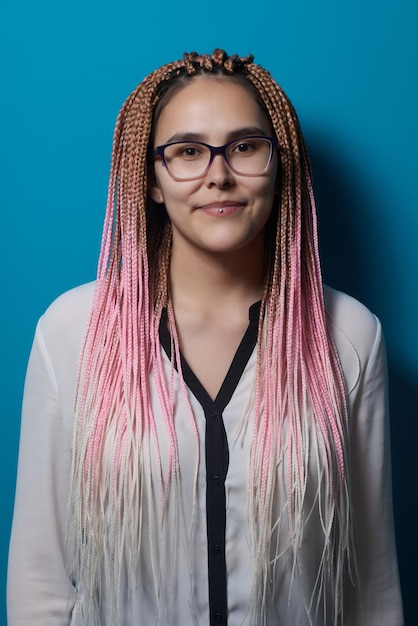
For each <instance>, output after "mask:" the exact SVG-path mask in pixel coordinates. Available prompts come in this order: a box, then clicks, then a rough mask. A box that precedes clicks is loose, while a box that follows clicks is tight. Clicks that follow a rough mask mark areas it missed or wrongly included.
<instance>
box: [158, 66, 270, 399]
mask: <svg viewBox="0 0 418 626" xmlns="http://www.w3.org/2000/svg"><path fill="white" fill-rule="evenodd" d="M249 129H251V130H249ZM190 133H193V134H195V135H197V137H194V139H195V140H200V141H203V142H205V143H208V144H210V145H213V146H219V145H223V144H225V143H226V142H227V141H230V140H231V139H235V138H239V137H240V136H241V137H244V136H245V135H251V134H266V135H268V136H270V135H271V134H272V130H271V127H270V123H269V120H268V119H267V118H266V116H265V114H264V112H263V111H262V110H261V109H260V106H259V105H258V103H257V102H256V100H255V98H254V97H253V95H252V94H251V93H250V92H249V91H247V90H246V89H245V88H244V87H242V86H241V85H238V84H236V83H234V82H228V81H227V80H219V79H216V78H204V77H197V78H195V79H194V80H193V81H192V82H191V83H190V84H189V85H187V86H186V87H184V88H183V89H181V90H180V91H178V92H176V93H175V94H174V95H173V97H172V98H171V100H169V102H168V103H167V105H166V106H165V108H164V109H163V110H162V112H161V115H160V117H159V120H158V122H157V125H156V128H155V135H154V137H155V139H154V146H158V145H162V144H165V143H168V142H170V141H178V140H182V139H183V138H187V137H188V134H189V137H190ZM154 172H155V185H154V186H153V187H152V188H151V190H150V193H151V196H152V198H153V199H154V201H155V202H158V203H164V204H165V207H166V210H167V213H168V215H169V218H170V220H171V223H172V229H173V248H172V256H171V263H170V291H171V297H172V302H173V308H174V313H175V317H176V326H177V330H178V334H179V341H180V347H181V350H182V353H183V356H184V357H185V358H186V360H187V362H188V363H189V365H190V366H191V368H192V370H193V371H194V373H195V374H196V376H197V377H198V378H199V380H200V382H201V383H202V384H203V386H204V387H205V389H206V390H207V391H208V393H209V395H210V396H211V397H212V398H215V397H216V395H217V392H218V391H219V389H220V387H221V385H222V382H223V380H224V378H225V375H226V373H227V371H228V369H229V366H230V364H231V361H232V359H233V357H234V354H235V352H236V349H237V347H238V345H239V343H240V341H241V339H242V336H243V334H244V333H245V330H246V328H247V326H248V308H249V306H250V305H251V304H253V303H254V302H255V301H257V300H258V299H259V298H260V297H261V295H262V292H263V285H264V228H265V225H266V222H267V220H268V217H269V215H270V212H271V209H272V204H273V199H274V193H275V181H276V174H277V155H274V157H273V161H272V163H271V166H270V168H269V169H268V171H267V172H265V173H264V174H263V175H261V176H256V177H248V176H240V175H237V174H235V173H234V172H232V171H231V170H230V169H229V167H228V165H227V163H226V162H225V160H224V159H223V157H222V156H220V155H218V156H216V157H215V159H214V161H213V162H212V165H211V167H210V169H209V171H208V172H207V174H206V175H205V176H204V177H203V178H201V179H198V180H194V181H175V180H173V179H172V178H171V177H170V175H169V174H168V173H167V171H166V169H165V167H164V166H163V164H162V161H161V160H160V159H157V160H156V161H155V165H154ZM219 208H222V209H223V212H222V213H220V212H219Z"/></svg>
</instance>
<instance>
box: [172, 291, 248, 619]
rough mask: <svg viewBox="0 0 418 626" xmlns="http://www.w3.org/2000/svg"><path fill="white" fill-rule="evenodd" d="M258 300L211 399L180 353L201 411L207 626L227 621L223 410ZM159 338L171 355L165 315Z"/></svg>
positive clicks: (244, 358)
mask: <svg viewBox="0 0 418 626" xmlns="http://www.w3.org/2000/svg"><path fill="white" fill-rule="evenodd" d="M259 312H260V303H259V302H257V303H256V304H254V305H253V306H251V307H250V311H249V318H250V322H249V325H248V328H247V331H246V333H245V335H244V337H243V339H242V341H241V343H240V345H239V347H238V350H237V352H236V353H235V356H234V359H233V361H232V363H231V366H230V368H229V370H228V373H227V375H226V377H225V380H224V382H223V383H222V386H221V389H220V391H219V393H218V395H217V396H216V398H215V400H212V398H211V397H210V396H209V394H208V393H207V391H206V390H205V389H204V387H203V385H202V384H201V383H200V381H199V380H198V379H197V377H196V376H195V374H194V373H193V371H192V370H191V368H190V367H189V365H188V364H187V362H186V361H185V360H184V358H183V357H182V356H181V367H182V372H183V377H184V381H185V383H186V385H187V386H188V388H189V389H190V391H191V392H192V393H193V395H194V396H195V397H196V399H197V400H198V401H199V403H200V404H201V405H202V408H203V410H204V413H205V418H206V426H205V461H206V525H207V541H208V580H209V611H210V619H209V624H210V626H216V624H224V625H226V624H227V623H228V588H227V569H226V557H225V529H226V522H227V519H226V492H225V481H226V476H227V473H228V465H229V449H228V440H227V437H226V431H225V426H224V422H223V411H224V409H225V407H226V406H227V404H228V403H229V401H230V399H231V398H232V395H233V393H234V391H235V389H236V387H237V385H238V382H239V380H240V378H241V376H242V374H243V372H244V369H245V367H246V365H247V363H248V360H249V358H250V356H251V354H252V352H253V350H254V347H255V345H256V342H257V332H258V318H259ZM160 341H161V345H162V346H163V348H164V350H165V352H166V353H167V355H168V357H169V358H171V343H170V335H169V332H168V328H167V323H166V318H165V319H162V320H161V325H160Z"/></svg>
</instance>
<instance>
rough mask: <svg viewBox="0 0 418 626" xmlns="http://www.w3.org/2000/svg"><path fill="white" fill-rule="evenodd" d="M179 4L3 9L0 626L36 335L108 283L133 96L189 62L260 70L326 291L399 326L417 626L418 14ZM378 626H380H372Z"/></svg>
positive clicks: (392, 334)
mask: <svg viewBox="0 0 418 626" xmlns="http://www.w3.org/2000/svg"><path fill="white" fill-rule="evenodd" d="M258 7H259V8H258V9H257V7H256V5H255V4H254V3H252V2H248V3H247V2H240V3H236V2H235V3H207V2H205V3H199V4H190V3H187V4H183V3H182V4H178V5H176V4H174V3H172V2H171V1H170V2H168V1H167V0H159V2H156V3H151V2H150V3H148V4H147V5H146V6H145V5H144V4H143V3H141V2H140V0H137V1H136V2H130V1H128V0H118V1H116V0H113V1H110V0H101V1H98V0H83V1H81V0H73V1H72V2H71V3H69V2H68V3H66V2H64V3H57V2H53V1H52V0H38V1H37V2H33V0H32V1H29V0H22V1H20V2H19V1H18V0H15V2H13V4H12V2H11V1H10V0H8V1H6V0H5V2H3V10H2V13H3V17H2V19H1V26H0V46H1V59H2V63H1V65H2V70H1V85H2V97H1V115H0V124H1V170H0V171H1V185H0V206H1V227H2V228H1V233H2V241H1V246H0V254H1V259H0V263H1V268H2V284H3V288H2V298H1V309H0V311H1V324H2V328H3V338H2V350H1V353H2V361H1V377H0V379H1V397H2V409H1V410H2V433H3V435H2V438H1V454H0V462H1V468H0V477H1V481H2V484H1V494H2V509H1V516H0V588H1V589H2V592H1V596H0V624H1V625H3V624H5V623H6V617H5V606H4V593H3V589H4V587H5V573H6V561H7V549H8V539H9V531H10V524H11V517H12V508H13V496H14V484H15V472H16V460H17V450H18V435H19V420H20V403H21V395H22V388H23V381H24V373H25V368H26V362H27V358H28V354H29V350H30V345H31V342H32V336H33V332H34V328H35V324H36V321H37V318H38V317H39V315H41V314H42V312H43V311H44V309H45V308H46V307H47V306H48V304H49V303H50V302H51V301H52V300H53V299H54V298H55V297H56V296H58V295H59V294H60V293H61V292H63V291H65V290H67V289H69V288H71V287H73V286H75V285H77V284H79V283H83V282H86V281H89V280H92V279H93V278H94V276H95V270H96V262H97V255H98V249H99V242H100V233H101V227H102V219H103V213H104V205H105V198H106V187H107V176H108V167H109V159H110V148H111V138H112V131H113V125H114V121H115V117H116V114H117V112H118V110H119V108H120V106H121V104H122V102H123V101H124V99H125V98H126V96H127V95H128V94H129V93H130V91H131V90H132V89H133V88H134V87H135V86H136V84H137V83H138V82H139V81H140V80H141V79H142V77H143V76H144V75H145V74H147V73H148V72H150V71H151V70H153V69H154V68H155V67H157V66H159V65H161V64H163V63H165V62H167V61H169V60H174V59H176V58H179V57H181V55H182V53H183V51H184V50H187V51H190V50H194V49H197V50H198V51H203V52H208V51H212V49H213V48H214V47H223V48H225V49H226V50H227V51H228V52H230V53H232V52H238V53H239V54H241V55H245V54H247V53H249V52H253V53H254V54H255V58H256V61H257V62H258V63H260V64H261V65H264V66H265V67H267V68H268V69H269V70H270V71H271V73H272V74H273V76H274V77H275V78H276V79H277V80H278V81H279V82H280V83H281V84H282V86H283V87H284V89H285V90H286V91H287V93H288V95H289V96H290V97H291V99H292V101H293V103H294V105H295V107H296V109H297V111H298V112H299V116H300V119H301V123H302V127H303V129H304V132H305V136H306V138H307V141H308V145H309V148H310V151H311V156H312V161H313V168H314V176H315V183H316V190H317V200H318V205H319V218H320V234H321V243H322V254H323V263H324V275H325V279H326V281H327V282H328V283H330V284H332V285H333V286H335V287H337V288H340V289H343V290H345V291H348V292H349V293H351V294H352V295H354V296H356V297H357V298H359V299H360V300H362V301H363V302H364V303H365V304H366V305H368V306H369V308H371V309H372V310H373V311H374V312H375V313H376V314H377V315H378V316H379V317H380V318H381V320H382V322H383V327H384V330H385V335H386V341H387V346H388V357H389V369H390V375H391V405H392V406H391V408H392V448H393V475H394V503H395V519H396V529H397V540H398V552H399V562H400V569H401V578H402V586H403V592H404V602H405V609H406V617H407V622H406V623H407V624H414V623H415V621H414V617H415V616H414V604H415V603H414V599H415V597H414V596H415V594H416V589H417V583H418V579H417V568H416V563H417V562H418V539H417V537H418V530H417V529H418V513H417V510H418V506H417V488H416V477H417V457H418V454H417V449H416V441H417V435H418V432H417V431H418V427H417V406H418V358H417V353H418V334H417V331H416V320H417V318H418V290H417V281H416V274H417V268H418V240H417V232H418V220H417V209H418V202H417V201H418V197H417V196H418V193H417V167H418V163H417V140H418V132H417V115H418V85H417V76H418V64H417V61H418V58H417V57H418V43H417V40H418V38H417V17H418V5H417V3H416V1H415V0H350V2H348V0H347V1H344V2H343V1H338V0H316V2H312V1H309V0H293V1H292V2H289V1H286V2H281V1H280V0H276V1H275V2H271V1H264V2H263V3H259V5H258ZM359 626H367V625H359Z"/></svg>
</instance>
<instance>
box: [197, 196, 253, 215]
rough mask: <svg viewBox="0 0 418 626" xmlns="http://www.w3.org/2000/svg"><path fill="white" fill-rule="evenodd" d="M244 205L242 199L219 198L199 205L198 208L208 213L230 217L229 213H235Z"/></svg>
mask: <svg viewBox="0 0 418 626" xmlns="http://www.w3.org/2000/svg"><path fill="white" fill-rule="evenodd" d="M244 205H245V202H241V201H240V200H219V201H215V202H210V203H208V204H203V205H201V206H198V207H197V210H198V211H202V212H203V213H207V214H208V215H216V216H219V217H228V216H229V215H234V214H235V213H238V212H239V211H241V209H242V208H243V207H244Z"/></svg>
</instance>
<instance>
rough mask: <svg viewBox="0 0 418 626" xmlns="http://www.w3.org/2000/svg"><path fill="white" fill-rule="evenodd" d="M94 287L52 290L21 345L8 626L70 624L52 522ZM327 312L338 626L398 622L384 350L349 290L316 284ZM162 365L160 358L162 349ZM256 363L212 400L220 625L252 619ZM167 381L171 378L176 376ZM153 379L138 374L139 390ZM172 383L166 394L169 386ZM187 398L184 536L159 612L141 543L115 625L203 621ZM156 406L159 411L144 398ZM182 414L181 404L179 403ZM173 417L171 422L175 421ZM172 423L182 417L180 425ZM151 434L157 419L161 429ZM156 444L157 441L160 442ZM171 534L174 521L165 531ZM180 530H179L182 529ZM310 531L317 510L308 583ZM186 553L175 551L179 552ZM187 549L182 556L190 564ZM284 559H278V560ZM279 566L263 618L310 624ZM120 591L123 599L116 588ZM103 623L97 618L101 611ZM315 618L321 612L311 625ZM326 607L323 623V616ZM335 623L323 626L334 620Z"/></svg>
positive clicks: (200, 519)
mask: <svg viewBox="0 0 418 626" xmlns="http://www.w3.org/2000/svg"><path fill="white" fill-rule="evenodd" d="M93 291H94V285H93V284H88V285H83V286H81V287H78V288H76V289H74V290H72V291H70V292H68V293H66V294H64V295H63V296H61V297H60V298H58V300H56V301H55V302H54V303H53V304H52V305H51V307H50V308H49V309H48V310H47V312H46V313H45V314H44V315H43V316H42V318H41V319H40V321H39V324H38V327H37V330H36V335H35V340H34V344H33V348H32V352H31V356H30V361H29V366H28V372H27V378H26V384H25V393H24V400H23V412H22V427H21V440H20V451H19V465H18V477H17V487H16V501H15V512H14V519H13V528H12V536H11V542H10V555H9V571H8V590H7V594H8V597H7V601H8V624H9V626H70V625H72V626H75V625H76V624H78V621H77V618H76V615H77V611H76V610H75V609H76V608H77V607H76V605H77V603H80V602H82V598H77V597H76V593H75V590H74V587H73V585H72V583H71V580H69V578H68V575H67V570H66V565H65V541H66V539H65V530H66V516H67V500H68V491H69V478H70V471H71V448H72V433H73V419H74V414H73V407H74V396H75V389H76V381H77V368H78V362H79V357H80V350H81V346H82V342H83V338H84V334H85V329H86V324H87V320H88V316H89V312H90V307H91V303H92V298H93ZM325 300H326V309H327V314H328V321H329V324H330V328H331V331H332V334H333V336H334V339H335V342H336V345H337V349H338V353H339V356H340V360H341V363H342V367H343V371H344V375H345V379H346V384H347V389H348V390H349V396H348V398H349V411H350V419H351V425H352V431H351V436H352V441H351V454H352V485H353V507H354V513H355V537H356V555H357V562H358V569H359V579H360V580H359V584H358V586H357V587H356V588H351V586H350V589H349V590H348V591H347V598H346V601H345V609H344V626H402V624H403V617H402V601H401V594H400V587H399V578H398V568H397V559H396V549H395V541H394V530H393V516H392V498H391V469H390V446H389V427H388V413H387V392H386V361H385V350H384V344H383V340H382V335H381V328H380V323H379V321H378V320H377V318H376V317H375V316H373V315H372V314H371V313H370V312H369V311H368V310H367V309H366V308H365V307H364V306H363V305H361V304H360V303H359V302H357V301H356V300H354V299H353V298H350V297H349V296H347V295H345V294H342V293H339V292H336V291H333V290H331V289H328V288H326V289H325ZM163 359H164V363H165V366H166V367H167V371H169V368H170V361H169V359H168V357H167V355H166V354H165V353H164V351H163ZM255 366H256V355H255V351H254V352H253V354H252V355H251V356H250V358H249V360H248V362H247V364H246V365H245V368H244V371H243V373H242V375H241V377H240V378H239V380H238V382H237V384H236V387H235V389H234V392H233V395H232V397H231V399H230V400H229V401H228V403H227V405H226V406H225V408H224V410H223V422H224V426H225V431H226V437H227V442H228V452H229V465H228V473H227V477H226V481H225V494H226V531H225V559H226V571H227V585H228V616H227V623H228V626H244V625H245V626H251V612H250V610H249V598H250V597H251V588H252V576H251V560H250V550H249V541H248V533H247V529H248V523H247V491H248V490H247V486H248V474H247V466H248V458H249V449H250V444H251V434H252V429H251V424H249V425H247V428H246V429H244V430H243V415H244V414H245V412H246V408H247V406H248V403H249V397H250V393H251V390H252V383H253V379H254V372H255ZM176 383H177V384H178V380H176ZM153 385H154V383H153V381H152V380H150V387H151V395H152V394H153ZM180 396H181V394H179V397H180ZM189 400H190V403H191V406H192V409H193V412H194V416H195V419H196V424H197V426H198V430H199V435H200V442H201V446H202V447H201V450H200V459H201V462H200V466H199V474H198V483H197V484H198V493H197V505H198V506H197V513H196V521H195V532H194V534H193V537H194V539H193V542H194V543H193V546H192V549H191V550H186V548H185V545H184V544H185V542H184V541H177V542H176V547H175V551H176V554H175V557H176V558H174V559H173V563H175V566H174V567H175V569H174V571H173V572H172V578H171V579H170V580H172V586H173V593H172V594H171V596H170V600H169V604H168V606H167V611H166V612H165V613H164V615H161V616H160V618H157V610H156V602H155V598H154V595H153V593H152V592H150V587H152V572H151V571H150V570H151V568H150V566H149V563H147V559H146V552H147V551H146V550H144V556H143V560H142V561H141V576H140V579H141V582H140V584H139V586H138V588H137V590H136V591H135V593H134V594H133V596H132V598H131V604H130V608H129V609H128V608H127V607H128V602H126V604H125V603H124V601H123V602H122V606H123V607H125V608H123V611H124V612H123V614H122V616H121V618H120V623H119V624H117V625H116V624H115V625H114V626H128V625H131V624H132V625H134V624H135V625H144V626H150V625H151V624H161V626H189V625H192V624H196V625H198V626H207V625H208V624H209V610H210V607H209V593H208V565H207V563H208V554H207V551H208V547H207V531H206V467H205V447H204V438H205V414H204V410H203V407H202V404H201V402H199V400H198V397H196V395H195V394H194V393H192V392H191V391H190V392H189ZM155 405H156V406H155V411H156V415H157V416H158V413H159V408H158V404H157V402H156V403H155ZM179 411H180V412H181V406H180V408H179ZM176 423H177V420H176ZM178 424H179V426H178V428H179V430H178V433H177V435H178V440H179V461H180V475H181V480H182V494H181V498H183V500H184V501H182V507H184V509H185V510H188V509H189V508H190V506H191V503H190V499H189V500H188V497H189V496H188V494H190V493H191V492H192V481H193V468H194V462H195V457H196V454H195V453H194V452H193V450H194V449H195V448H196V439H195V435H194V434H193V433H191V432H190V431H191V429H190V428H188V427H187V424H189V422H187V420H183V422H182V421H181V419H180V420H178ZM183 425H184V428H183ZM160 435H161V439H162V440H163V439H164V427H162V430H161V433H160ZM162 453H164V445H163V446H162ZM174 532H175V531H174V530H173V533H174ZM183 539H184V537H183ZM321 542H322V545H323V532H322V529H321V522H320V519H319V516H318V517H317V518H316V517H314V518H313V520H312V521H311V522H310V524H309V535H308V536H307V541H306V545H304V547H303V548H302V568H303V577H304V579H305V581H304V582H305V583H306V586H307V588H308V589H309V588H311V589H312V588H313V587H314V584H315V577H316V574H317V571H318V567H317V565H318V562H317V559H318V554H319V555H320V554H321ZM186 552H187V554H186ZM190 554H192V555H193V557H192V560H191V562H190ZM290 561H291V559H290ZM290 579H291V565H290V567H289V571H286V569H285V570H284V571H283V573H282V575H281V578H280V588H279V589H278V590H277V594H275V598H274V605H273V606H272V607H271V608H270V609H269V617H268V622H267V623H268V625H269V626H278V625H280V624H284V625H285V626H308V625H309V624H310V622H309V620H308V618H307V616H306V612H305V610H304V604H303V599H302V591H301V590H300V589H299V587H298V581H296V582H293V586H292V585H291V580H290ZM121 593H122V599H123V598H124V596H123V593H124V590H122V592H121ZM102 620H103V623H104V621H105V618H104V616H103V618H102ZM319 623H320V624H321V626H325V625H324V622H323V621H322V622H318V624H319ZM331 624H333V622H332V621H331V618H330V620H329V621H327V622H326V625H327V626H328V625H331ZM334 626H336V625H334Z"/></svg>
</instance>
